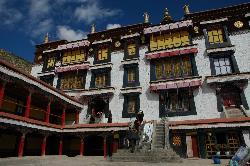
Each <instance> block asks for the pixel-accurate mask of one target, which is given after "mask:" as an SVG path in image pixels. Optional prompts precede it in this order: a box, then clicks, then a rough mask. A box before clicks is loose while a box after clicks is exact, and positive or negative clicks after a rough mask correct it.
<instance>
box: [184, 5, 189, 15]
mask: <svg viewBox="0 0 250 166" xmlns="http://www.w3.org/2000/svg"><path fill="white" fill-rule="evenodd" d="M183 9H184V13H185V14H190V10H189V5H184V6H183Z"/></svg>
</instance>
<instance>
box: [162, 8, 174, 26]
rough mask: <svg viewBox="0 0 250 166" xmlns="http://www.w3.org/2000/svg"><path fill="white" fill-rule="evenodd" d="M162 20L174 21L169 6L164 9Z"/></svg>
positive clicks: (166, 21)
mask: <svg viewBox="0 0 250 166" xmlns="http://www.w3.org/2000/svg"><path fill="white" fill-rule="evenodd" d="M162 22H164V23H170V22H173V20H172V17H171V16H170V15H169V12H168V9H167V8H165V10H164V14H163V20H162Z"/></svg>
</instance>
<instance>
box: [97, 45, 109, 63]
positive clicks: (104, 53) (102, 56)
mask: <svg viewBox="0 0 250 166" xmlns="http://www.w3.org/2000/svg"><path fill="white" fill-rule="evenodd" d="M107 59H108V48H101V49H99V50H98V52H97V60H99V61H100V60H107Z"/></svg>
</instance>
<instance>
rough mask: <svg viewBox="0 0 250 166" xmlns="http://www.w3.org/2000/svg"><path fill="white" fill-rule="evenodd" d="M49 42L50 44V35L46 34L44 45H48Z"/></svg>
mask: <svg viewBox="0 0 250 166" xmlns="http://www.w3.org/2000/svg"><path fill="white" fill-rule="evenodd" d="M48 42H49V33H46V35H45V37H44V43H48Z"/></svg>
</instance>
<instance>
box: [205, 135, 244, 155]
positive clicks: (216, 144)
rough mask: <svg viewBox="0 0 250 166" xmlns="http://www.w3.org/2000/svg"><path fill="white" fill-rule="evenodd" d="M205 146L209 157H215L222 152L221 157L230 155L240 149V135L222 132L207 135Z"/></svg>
mask: <svg viewBox="0 0 250 166" xmlns="http://www.w3.org/2000/svg"><path fill="white" fill-rule="evenodd" d="M205 146H206V152H207V155H208V156H212V155H215V154H216V152H218V151H219V152H221V155H225V154H226V152H229V153H230V155H232V154H235V152H236V151H237V150H238V149H239V147H240V139H239V134H237V133H236V132H227V133H225V132H220V133H211V132H210V133H206V137H205Z"/></svg>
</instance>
